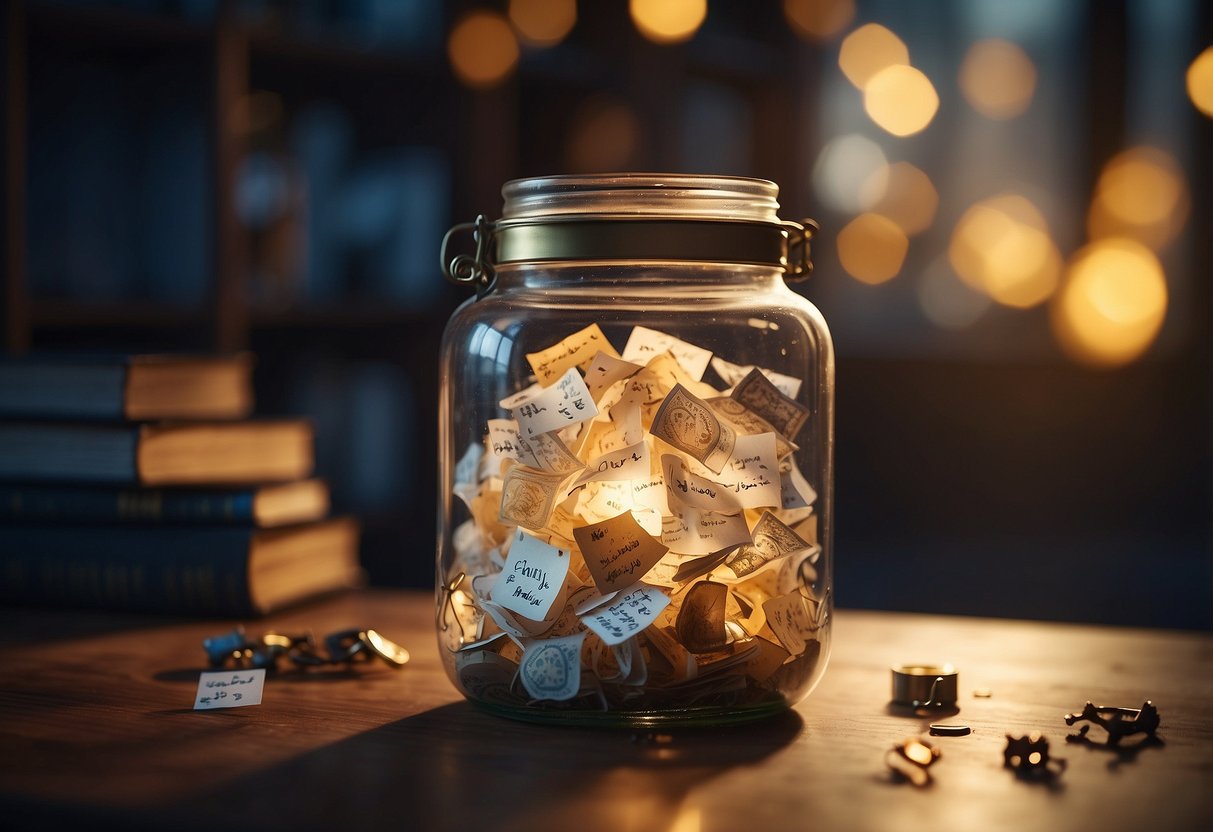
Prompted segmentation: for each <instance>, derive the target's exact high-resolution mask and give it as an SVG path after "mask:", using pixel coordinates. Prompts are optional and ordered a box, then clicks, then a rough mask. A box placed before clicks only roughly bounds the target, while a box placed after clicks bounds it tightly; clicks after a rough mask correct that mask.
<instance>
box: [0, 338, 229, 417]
mask: <svg viewBox="0 0 1213 832" xmlns="http://www.w3.org/2000/svg"><path fill="white" fill-rule="evenodd" d="M252 364H253V362H252V358H251V357H250V356H249V355H247V354H240V355H234V356H230V357H201V356H172V355H137V356H123V357H112V358H100V357H96V358H93V357H58V356H36V357H27V358H15V359H4V360H0V419H77V420H82V421H115V420H131V421H153V420H161V419H242V418H244V417H245V416H247V415H248V414H249V412H250V411H251V410H252V407H253V392H252Z"/></svg>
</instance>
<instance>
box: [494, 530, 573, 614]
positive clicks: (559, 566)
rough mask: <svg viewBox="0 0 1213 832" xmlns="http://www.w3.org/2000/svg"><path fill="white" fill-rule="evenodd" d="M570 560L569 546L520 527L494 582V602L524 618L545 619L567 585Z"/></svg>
mask: <svg viewBox="0 0 1213 832" xmlns="http://www.w3.org/2000/svg"><path fill="white" fill-rule="evenodd" d="M570 560H571V559H570V557H569V552H568V550H567V549H560V548H557V547H556V546H550V545H548V544H547V543H544V542H543V541H542V540H539V539H538V538H536V537H532V536H531V535H529V534H527V533H526V532H524V531H522V529H517V530H516V531H515V532H514V538H513V542H512V544H511V545H510V556H509V557H508V558H507V559H506V562H505V568H504V569H502V570H501V574H500V575H498V576H497V582H496V583H495V584H493V591H492V593H491V595H492V599H493V601H494V603H497V604H500V605H501V606H503V607H505V608H506V609H507V610H511V611H512V612H516V613H518V614H519V615H521V616H523V617H525V618H530V619H532V620H535V621H541V620H543V619H544V618H546V617H547V614H548V610H550V609H551V608H552V604H553V603H555V601H556V598H557V597H559V595H560V591H561V589H562V588H563V587H564V579H565V576H566V575H567V574H568V571H569V561H570Z"/></svg>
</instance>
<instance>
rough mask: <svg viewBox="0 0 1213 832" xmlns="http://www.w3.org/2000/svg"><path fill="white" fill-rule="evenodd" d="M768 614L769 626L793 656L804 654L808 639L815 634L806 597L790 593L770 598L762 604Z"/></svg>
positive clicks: (797, 593)
mask: <svg viewBox="0 0 1213 832" xmlns="http://www.w3.org/2000/svg"><path fill="white" fill-rule="evenodd" d="M762 611H763V612H765V613H766V614H767V624H768V625H769V626H770V628H771V631H772V632H774V633H775V635H776V636H778V638H779V641H780V642H781V643H782V644H783V646H784V647H786V648H787V649H788V652H789V653H791V654H792V655H793V656H799V655H800V654H801V653H803V652H804V648H805V645H806V644H807V642H806V640H805V639H807V638H809V637H811V636H812V633H813V629H814V627H813V619H812V617H811V616H810V615H809V610H808V608H807V607H806V606H805V599H804V596H803V595H801V594H800V593H799V592H789V593H788V594H787V595H780V596H778V597H776V598H768V599H767V600H766V601H764V602H763V604H762Z"/></svg>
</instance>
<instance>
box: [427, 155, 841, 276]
mask: <svg viewBox="0 0 1213 832" xmlns="http://www.w3.org/2000/svg"><path fill="white" fill-rule="evenodd" d="M777 193H778V188H777V186H776V185H775V184H774V183H773V182H768V181H766V180H761V179H747V178H742V177H719V176H691V175H686V174H677V175H662V174H611V175H603V176H580V177H579V176H561V177H541V178H534V179H520V180H514V181H512V182H508V183H506V185H505V186H504V187H503V188H502V194H503V196H504V197H505V210H504V211H503V216H502V218H501V219H500V220H497V221H496V222H490V221H489V220H488V219H487V218H486V217H485V216H484V215H481V216H479V217H477V218H476V220H475V221H474V222H470V223H461V224H459V225H456V226H455V227H453V228H452V229H451V230H450V231H448V232H447V234H446V236H445V237H444V238H443V241H442V251H441V265H442V270H443V273H444V274H445V275H446V277H447V278H448V279H450V280H452V281H454V282H456V283H462V284H471V285H474V286H476V288H477V291H478V293H480V294H484V293H485V292H487V291H488V290H489V289H490V288H491V286H492V283H493V280H494V278H495V275H496V267H497V266H500V265H515V264H542V263H553V262H569V261H583V262H591V261H592V262H691V263H738V264H750V265H758V266H774V267H778V268H780V269H782V270H783V271H784V276H785V278H787V279H789V280H803V279H805V278H807V277H808V276H809V274H810V273H811V272H812V269H813V264H812V260H811V258H810V245H809V241H810V240H811V239H812V237H813V235H814V234H815V233H816V231H817V223H816V222H814V221H813V220H804V221H803V222H799V223H798V222H789V221H786V220H780V219H779V217H778V215H777V213H776V212H777V210H778V203H777V202H776V201H775V195H776V194H777ZM468 233H470V234H471V237H472V242H473V251H474V253H473V254H457V255H452V251H453V246H454V240H455V239H456V238H457V237H458V236H459V235H462V234H468Z"/></svg>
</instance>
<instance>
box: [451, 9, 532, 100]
mask: <svg viewBox="0 0 1213 832" xmlns="http://www.w3.org/2000/svg"><path fill="white" fill-rule="evenodd" d="M446 51H447V56H448V57H449V58H450V60H451V68H452V69H453V70H454V71H455V76H456V77H457V78H458V79H459V80H460V81H462V82H463V83H464V84H466V85H467V86H469V87H472V88H473V89H488V88H490V87H495V86H496V85H498V84H500V83H501V82H502V81H504V80H505V79H506V78H508V77H509V75H510V73H511V72H513V71H514V67H516V66H517V65H518V40H517V39H516V38H515V37H514V30H513V29H511V28H510V24H509V22H508V21H506V19H505V17H503V16H502V15H500V14H497V13H496V12H490V11H474V12H470V13H468V14H467V15H465V16H463V17H462V18H460V19H459V21H458V22H457V23H456V24H455V25H454V27H453V28H452V29H451V34H450V37H449V38H448V39H447V44H446Z"/></svg>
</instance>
